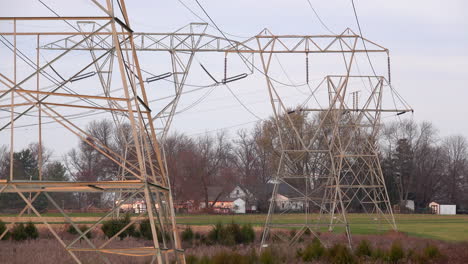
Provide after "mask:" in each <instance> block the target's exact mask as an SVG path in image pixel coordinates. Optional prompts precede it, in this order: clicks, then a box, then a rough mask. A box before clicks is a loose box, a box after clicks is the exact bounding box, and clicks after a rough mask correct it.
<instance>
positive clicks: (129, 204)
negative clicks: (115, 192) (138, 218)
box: [115, 199, 146, 214]
mask: <svg viewBox="0 0 468 264" xmlns="http://www.w3.org/2000/svg"><path fill="white" fill-rule="evenodd" d="M119 203H120V202H119V201H116V202H115V204H119ZM120 210H121V211H124V212H133V213H135V214H140V213H144V212H146V202H145V200H137V199H131V200H129V201H126V202H125V203H123V204H122V205H121V206H120Z"/></svg>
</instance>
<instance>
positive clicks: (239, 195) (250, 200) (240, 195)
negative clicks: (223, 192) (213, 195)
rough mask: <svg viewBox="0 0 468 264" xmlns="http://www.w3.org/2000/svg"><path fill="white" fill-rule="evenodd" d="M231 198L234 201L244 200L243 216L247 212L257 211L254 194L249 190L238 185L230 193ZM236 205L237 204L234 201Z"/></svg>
mask: <svg viewBox="0 0 468 264" xmlns="http://www.w3.org/2000/svg"><path fill="white" fill-rule="evenodd" d="M229 198H232V199H242V200H243V203H244V205H243V206H244V208H245V209H244V210H243V212H242V213H243V214H245V213H246V211H247V210H250V211H256V210H257V205H256V202H255V197H254V196H253V195H252V193H251V192H250V191H249V190H247V188H245V187H242V186H240V185H237V186H236V187H235V188H234V189H233V190H232V191H231V192H230V193H229ZM234 203H236V202H235V201H234ZM236 213H241V212H236Z"/></svg>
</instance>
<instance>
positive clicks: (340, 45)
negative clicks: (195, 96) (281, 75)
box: [41, 23, 388, 54]
mask: <svg viewBox="0 0 468 264" xmlns="http://www.w3.org/2000/svg"><path fill="white" fill-rule="evenodd" d="M193 25H203V23H192V24H189V26H193ZM184 28H189V27H184ZM184 28H182V29H184ZM64 35H66V33H64ZM133 36H134V42H135V48H136V49H137V50H139V51H178V52H223V53H247V54H251V53H304V54H307V53H356V52H357V53H360V52H374V53H375V52H385V53H387V52H388V49H386V48H385V47H383V46H381V45H379V44H376V43H375V42H372V41H370V40H368V39H366V38H362V37H361V36H359V35H357V34H355V33H354V32H353V31H351V30H350V29H346V30H345V31H343V33H341V34H339V35H274V34H271V33H270V31H268V30H263V31H262V32H261V33H260V34H257V35H255V36H253V37H251V38H249V39H247V40H245V41H237V40H233V39H228V38H225V37H220V36H215V35H211V34H207V33H204V32H203V33H200V32H184V30H178V31H176V32H172V33H146V32H140V33H134V34H133ZM200 37H201V38H202V39H203V41H202V42H201V43H197V40H198V39H199V38H200ZM80 38H82V36H80V35H70V36H68V37H66V38H63V39H60V40H57V41H54V42H51V43H48V44H46V45H43V46H42V47H41V48H42V49H46V50H66V49H69V48H70V46H73V45H76V43H77V42H78V41H79V40H80ZM110 41H111V38H110V37H106V36H101V38H100V39H99V41H95V42H94V43H93V45H91V46H89V45H84V44H83V45H79V46H77V47H75V48H74V50H90V49H92V50H105V49H108V43H107V42H110ZM259 43H260V45H259ZM354 43H356V44H357V45H354ZM364 43H365V46H364ZM197 44H198V45H197ZM272 47H273V48H272Z"/></svg>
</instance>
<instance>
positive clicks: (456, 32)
mask: <svg viewBox="0 0 468 264" xmlns="http://www.w3.org/2000/svg"><path fill="white" fill-rule="evenodd" d="M43 2H44V3H46V4H47V5H48V6H50V7H52V8H53V9H54V10H55V11H56V12H57V13H59V14H60V15H61V16H67V15H70V16H72V15H83V14H89V15H93V14H99V15H102V13H100V12H99V10H96V8H94V7H93V5H92V4H91V1H87V0H78V1H73V2H70V1H57V0H43ZM181 2H182V3H184V4H185V5H186V6H187V7H188V8H189V9H191V10H192V11H193V12H194V13H196V14H197V15H198V16H199V17H201V18H203V19H204V20H205V21H209V20H208V18H207V17H206V16H205V14H204V13H203V11H202V10H201V9H200V7H199V6H198V5H197V3H196V1H195V0H181V1H175V0H171V1H169V0H163V1H156V0H154V1H148V0H145V1H143V0H133V1H126V4H127V10H128V14H129V16H130V21H131V26H132V29H133V30H134V31H136V32H172V31H175V30H176V29H178V28H180V27H183V26H185V25H186V24H188V23H190V22H200V18H199V17H197V16H195V15H194V14H193V13H192V12H190V11H189V10H188V9H187V7H185V6H184V5H182V4H181ZM199 2H200V4H201V5H202V6H203V7H204V8H205V10H206V11H207V12H208V14H209V15H210V17H211V18H212V20H213V21H214V22H215V23H216V24H217V26H218V27H219V28H220V29H222V30H223V31H224V32H227V33H229V34H231V35H232V36H231V35H229V36H231V37H232V39H235V40H239V41H242V40H244V39H245V38H246V37H251V36H254V35H256V34H257V33H258V32H260V31H261V30H262V29H264V28H268V29H269V30H270V31H271V32H273V33H275V34H307V35H316V34H329V32H328V29H326V28H325V27H324V26H323V25H322V23H320V21H319V20H318V19H317V16H316V15H315V14H314V12H313V10H312V9H311V8H310V6H309V3H308V1H307V0H288V1H277V0H256V1H252V0H238V1H219V0H218V1H215V0H199ZM310 3H311V5H312V6H313V7H314V9H315V11H316V13H317V14H318V15H319V17H320V18H321V20H322V21H323V23H324V24H325V25H326V26H327V27H328V28H329V29H330V30H331V31H332V32H335V33H340V32H342V31H343V30H344V29H346V28H348V27H349V28H351V29H352V30H353V31H354V32H359V30H358V26H357V23H356V20H355V16H354V13H353V7H352V4H351V0H330V1H318V0H310ZM0 5H1V7H2V8H0V16H40V15H53V14H51V12H50V11H49V10H47V9H46V8H45V7H44V6H43V5H42V4H41V3H40V2H39V1H35V0H34V1H33V0H18V1H6V0H0ZM355 7H356V11H357V14H358V18H359V22H360V25H361V29H362V34H363V36H364V37H366V38H368V39H370V40H372V41H374V42H376V43H379V44H380V45H382V46H384V47H386V48H388V49H389V50H390V57H391V68H392V84H393V86H394V88H395V89H396V90H398V92H399V94H401V95H402V96H403V97H404V98H405V100H406V101H407V102H408V103H409V104H410V105H411V107H412V108H413V109H414V110H415V112H414V114H413V115H411V116H410V114H408V116H407V118H413V119H414V120H416V121H431V122H432V123H434V125H435V126H436V127H437V128H438V130H439V133H440V136H441V137H445V136H448V135H454V134H461V135H464V136H466V137H468V118H467V117H466V116H467V115H468V109H467V108H466V104H467V103H466V101H467V99H468V85H467V83H468V49H467V47H468V30H467V29H468V16H466V10H468V2H467V1H463V0H450V1H446V0H445V1H442V0H412V1H407V0H393V1H383V0H355ZM7 26H8V25H7V24H0V29H2V27H4V28H5V27H7ZM35 27H36V29H37V27H39V28H40V27H41V26H40V25H36V26H35ZM35 27H34V26H31V28H35ZM44 27H46V26H44ZM60 27H62V28H63V27H65V28H66V27H67V26H66V25H60ZM208 33H211V34H213V35H218V36H220V33H219V32H218V31H217V30H216V29H215V28H213V27H210V28H209V29H208ZM28 41H30V40H28V39H26V40H25V42H28ZM26 44H27V43H25V44H24V45H25V48H26ZM20 45H22V44H20ZM0 46H1V44H0ZM2 54H3V55H2ZM28 54H31V56H32V54H34V53H28ZM2 56H3V59H2V60H4V61H6V63H4V62H2V65H0V71H2V72H8V71H9V69H11V60H9V59H8V58H10V57H9V56H8V55H6V51H2V48H1V47H0V58H2ZM44 56H46V57H47V56H48V58H52V57H53V54H52V53H49V54H47V53H45V55H44ZM139 58H140V61H141V64H142V68H145V69H148V70H149V71H151V72H153V73H154V74H156V73H163V72H167V71H170V64H169V61H168V56H166V55H156V54H148V53H139ZM223 59H224V55H222V54H197V55H196V59H195V62H194V63H193V65H192V68H191V74H190V75H189V77H188V79H187V83H189V84H196V85H207V84H210V83H211V81H210V80H209V78H208V77H207V76H206V75H205V74H204V73H203V71H202V70H201V69H200V66H199V64H200V63H201V64H203V65H205V66H206V67H207V68H208V69H209V70H210V72H211V73H212V74H214V75H216V76H222V74H223ZM276 59H277V60H280V61H281V63H282V66H284V68H285V69H286V70H285V71H286V73H287V75H288V76H286V75H285V73H284V72H282V71H280V70H279V68H278V64H277V65H276V66H275V67H276V70H275V71H274V72H273V73H272V74H273V75H274V76H275V78H277V79H278V80H281V81H283V82H287V83H291V82H292V83H296V84H298V83H303V82H304V79H305V76H304V75H305V74H304V71H305V70H304V58H303V56H288V55H281V56H279V58H276ZM371 59H372V62H373V64H374V65H375V67H376V69H377V70H378V71H380V72H381V73H382V74H385V73H386V70H385V67H386V66H387V65H386V57H384V58H382V57H376V56H373V55H372V56H371ZM72 60H76V61H79V57H78V56H75V57H74V58H72ZM258 61H259V60H257V63H258ZM358 62H359V67H360V68H361V70H362V71H366V70H369V66H368V62H367V60H366V58H364V57H363V58H360V59H358ZM335 64H338V61H337V60H336V58H332V59H327V58H322V57H320V56H318V57H317V58H316V59H315V57H314V58H313V59H312V62H311V65H310V67H311V70H310V71H311V73H310V74H311V80H312V82H313V84H316V83H318V82H319V80H321V78H323V72H324V71H325V70H324V69H327V70H328V69H333V70H332V71H338V70H335V69H334V68H333V67H334V65H335ZM230 65H232V66H230V67H229V72H230V73H232V75H234V74H239V73H243V72H245V71H246V69H245V68H244V67H243V66H242V64H241V63H240V62H239V59H238V58H235V56H234V57H232V58H230ZM336 69H338V66H336ZM64 71H65V70H64ZM230 88H231V90H232V91H233V93H234V94H235V95H236V96H237V97H238V99H239V100H240V101H241V102H242V103H243V104H244V105H245V107H244V106H242V105H241V104H240V103H239V102H238V100H236V98H234V97H233V95H232V93H231V92H229V90H228V89H226V87H216V89H213V90H212V91H211V92H208V91H207V90H206V89H205V90H202V91H197V92H192V93H187V94H185V95H183V97H182V99H181V101H180V104H179V108H178V109H179V110H183V111H181V113H179V114H177V115H176V116H175V118H174V123H173V126H172V128H171V131H178V132H184V133H186V134H188V135H192V136H200V135H204V134H206V133H216V132H219V131H222V130H223V131H226V132H227V133H228V135H229V136H230V137H231V138H235V136H236V130H238V129H243V128H244V129H249V128H251V127H252V126H253V125H254V124H255V122H256V121H257V120H258V118H261V119H263V118H268V116H270V115H271V114H272V110H271V106H270V102H269V99H268V96H267V89H266V85H265V81H264V78H263V76H261V74H253V75H252V76H249V77H248V78H246V79H244V80H241V81H239V82H235V83H232V85H231V86H230ZM147 89H149V90H150V92H149V93H150V94H151V97H152V98H153V99H157V98H161V97H165V96H167V95H168V94H170V89H171V84H170V83H164V82H161V83H158V84H149V85H148V87H147ZM185 89H186V90H187V89H192V87H186V88H185ZM278 89H280V90H281V93H282V96H284V100H285V101H286V103H287V104H288V105H289V106H291V107H294V106H296V105H297V104H299V103H301V102H302V101H303V100H304V98H305V97H306V94H307V90H306V89H305V88H304V87H298V88H291V87H279V88H278ZM205 97H206V98H205ZM200 98H204V99H203V100H202V101H201V102H199V103H196V102H198V101H199V100H200ZM150 99H151V98H150ZM164 102H167V100H166V101H164V100H160V101H156V102H155V103H154V104H155V106H154V107H155V108H157V107H161V105H164ZM194 103H196V104H195V105H194ZM245 108H248V109H249V111H247V110H246V109H245ZM252 113H253V114H252ZM0 115H5V113H4V112H0ZM0 117H1V116H0ZM96 118H98V117H93V116H91V117H88V118H83V119H80V120H77V121H76V123H78V124H80V125H82V126H86V124H87V123H88V122H90V121H92V120H94V119H96ZM386 120H391V119H386ZM395 120H396V119H395ZM55 128H58V125H57V124H52V125H50V129H46V130H45V131H48V132H47V134H48V135H49V138H48V139H46V141H47V142H48V143H49V145H54V146H55V147H54V150H55V152H54V153H55V154H54V155H55V157H56V158H59V157H60V156H62V155H63V154H64V153H66V152H67V151H69V150H70V149H71V148H72V147H74V146H76V144H77V139H76V138H75V137H72V136H70V137H69V136H58V135H61V134H58V133H61V132H57V131H56V129H55ZM28 131H29V130H23V131H22V130H18V131H17V132H18V133H19V136H18V138H17V142H18V143H17V144H18V146H21V144H23V145H24V144H26V143H27V142H28V141H30V140H31V139H29V138H28V133H29V132H28ZM54 131H55V132H54ZM21 133H23V136H21V135H22V134H21ZM7 139H8V137H5V136H3V137H2V136H0V141H2V140H4V141H5V142H6V140H7ZM56 142H60V143H63V144H53V143H56ZM0 144H2V142H0Z"/></svg>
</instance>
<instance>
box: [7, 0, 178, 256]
mask: <svg viewBox="0 0 468 264" xmlns="http://www.w3.org/2000/svg"><path fill="white" fill-rule="evenodd" d="M91 2H92V3H93V5H95V6H96V7H97V8H99V9H100V10H101V11H102V12H104V14H105V16H102V17H2V18H0V21H9V22H13V30H12V31H11V32H2V33H0V35H2V37H4V39H7V38H13V43H10V44H11V45H10V46H8V48H10V50H11V51H12V54H13V65H12V66H13V67H12V68H13V77H12V78H9V77H7V76H6V74H3V73H0V91H1V92H0V99H2V102H4V101H5V100H7V99H8V100H9V103H8V104H4V105H0V108H2V110H7V111H8V112H10V118H9V119H8V120H7V121H6V123H4V124H1V127H0V133H7V132H8V131H9V132H10V144H9V147H10V170H9V174H8V175H6V176H7V177H6V179H1V180H0V195H2V194H5V193H14V194H17V195H18V196H19V197H20V198H21V200H23V201H24V202H25V204H26V206H25V207H24V209H23V210H21V211H20V212H19V214H18V216H19V217H21V216H22V215H24V213H25V212H26V210H32V211H33V212H34V214H35V215H36V216H37V217H38V220H39V221H40V222H42V223H43V224H44V225H45V226H46V227H47V228H48V230H49V231H50V232H51V233H52V235H53V236H54V237H55V238H56V239H57V240H58V242H59V243H60V244H61V245H62V246H63V248H64V249H65V250H66V251H67V252H68V253H69V255H70V256H71V257H72V258H73V260H74V261H75V262H76V263H82V257H83V256H84V255H86V254H97V257H98V258H99V259H100V261H102V262H104V263H111V260H110V259H109V257H108V255H109V254H115V255H120V256H130V257H148V258H149V259H150V262H151V263H173V262H176V263H185V257H184V253H183V250H182V247H181V242H180V239H179V235H178V231H177V227H176V223H175V215H174V208H173V201H172V195H171V191H170V183H169V178H168V176H167V172H166V167H165V165H164V162H163V155H162V152H161V149H160V146H159V145H158V140H157V137H156V130H155V127H154V125H153V118H152V116H151V109H150V107H149V103H148V98H147V94H146V90H145V85H144V83H145V82H144V80H143V77H142V74H141V69H140V65H139V61H138V56H137V54H136V49H135V43H134V35H133V31H132V30H131V26H130V22H129V18H128V16H127V12H126V6H125V2H124V1H123V0H119V3H118V5H119V6H120V12H119V13H114V12H115V10H114V3H113V2H112V1H110V0H106V1H104V3H100V2H99V1H96V0H92V1H91ZM119 17H120V18H119ZM17 21H28V22H34V21H42V22H54V21H55V22H57V21H60V22H61V21H65V22H70V21H72V22H76V23H77V25H78V28H76V29H77V31H76V32H21V31H17ZM98 22H99V23H98ZM69 35H74V36H79V37H80V40H79V41H77V42H76V43H75V44H73V45H71V46H69V47H67V48H66V49H64V50H63V51H61V52H60V54H58V55H57V56H55V57H54V58H53V59H51V60H50V61H46V62H45V63H41V59H40V54H39V53H40V46H41V45H40V43H41V40H43V39H44V38H47V37H50V36H69ZM21 36H36V40H37V41H36V43H37V44H36V43H34V44H36V45H35V46H34V47H33V49H34V50H36V60H35V61H33V60H31V59H30V58H29V57H28V56H27V55H25V53H23V52H22V51H21V49H20V48H19V47H18V45H17V39H18V38H20V37H21ZM104 39H105V40H106V48H103V49H102V50H93V49H89V56H90V60H89V61H88V62H86V63H84V66H83V65H81V64H79V63H74V61H73V60H70V57H69V56H70V54H71V53H73V52H74V51H75V50H76V48H78V47H81V46H87V47H92V45H93V43H95V42H96V41H97V42H99V41H103V40H104ZM19 59H21V60H23V61H25V63H28V64H29V65H30V66H31V67H33V68H34V70H33V71H32V72H30V73H28V74H27V75H26V77H24V78H23V77H22V78H21V79H19V77H18V76H19V74H17V67H18V63H17V61H18V60H19ZM114 60H115V63H114ZM70 61H71V62H72V63H68V65H67V71H65V70H63V69H62V68H61V67H62V66H63V64H66V63H67V62H70ZM92 69H94V71H92ZM89 71H92V72H89ZM70 72H71V73H70ZM113 72H114V73H117V74H116V75H117V76H116V77H115V78H112V73H113ZM22 75H23V74H22ZM95 75H97V77H98V81H99V82H98V83H99V84H100V86H101V88H102V90H103V94H102V95H94V94H95V93H96V91H98V90H97V89H95V86H91V88H90V89H87V90H86V92H85V91H82V89H81V90H80V89H72V88H70V87H73V85H74V83H76V82H77V81H80V80H83V79H87V78H90V77H93V76H95ZM44 80H45V81H46V82H48V83H52V85H50V86H48V87H46V88H41V82H42V81H44ZM113 81H114V82H115V81H117V83H118V85H119V86H122V87H123V89H121V90H122V92H115V89H112V88H113ZM32 87H34V88H35V89H34V88H32ZM67 99H75V100H77V101H74V102H70V103H68V102H64V101H66V100H67ZM103 104H106V105H103ZM80 109H81V110H82V109H90V110H93V111H100V112H104V113H108V114H109V115H110V116H111V117H112V119H113V121H114V123H115V125H116V126H120V125H123V124H125V125H128V126H127V128H128V131H126V132H128V137H127V138H126V144H125V148H124V149H123V150H118V149H115V148H112V147H110V146H108V145H107V144H106V142H101V141H100V140H99V139H98V138H96V137H95V136H93V135H91V134H90V133H88V132H87V131H86V130H85V129H83V128H82V127H80V126H79V125H77V124H76V122H75V121H73V120H72V119H71V118H68V116H69V115H70V113H73V111H80ZM33 112H34V113H37V119H36V120H35V121H36V122H37V125H38V131H37V132H38V133H37V135H38V138H37V139H38V142H39V157H38V159H39V164H42V161H41V153H42V150H41V149H42V135H43V131H42V123H43V119H44V118H48V119H49V120H52V121H53V122H55V123H56V124H58V125H60V126H61V127H62V128H63V129H64V130H65V131H68V132H70V133H72V134H74V135H76V136H77V137H78V138H79V139H80V140H81V142H84V143H85V144H87V145H88V146H89V147H90V148H92V149H94V150H95V151H96V152H98V153H100V154H101V155H102V156H104V157H106V158H107V159H108V160H109V161H110V162H112V163H114V164H115V166H117V167H118V168H119V171H121V175H114V176H112V178H113V180H108V181H93V182H50V181H46V180H44V179H43V177H42V173H43V172H42V167H41V166H39V178H38V179H37V180H32V179H31V180H28V181H25V180H18V179H16V178H15V175H16V174H15V169H14V166H13V164H14V159H13V153H14V150H15V125H16V124H17V123H18V122H20V121H22V120H23V119H28V118H29V120H30V119H31V118H33V119H35V118H36V116H33V117H31V115H30V114H31V113H33ZM52 193H103V194H104V193H105V194H110V195H117V194H119V195H120V199H118V202H117V204H116V205H115V206H114V207H113V208H112V210H109V212H107V213H106V214H105V215H104V216H102V217H101V218H100V219H99V220H98V221H97V222H95V223H94V224H92V225H91V226H90V227H89V228H88V229H87V230H85V231H83V232H82V231H81V230H80V229H79V228H78V226H77V224H76V223H75V222H74V220H73V218H72V217H70V216H69V214H67V213H66V212H65V211H64V210H63V208H61V207H60V206H59V205H58V203H57V201H56V200H55V199H54V198H53V195H52ZM31 194H33V195H31ZM28 195H29V197H27V196H28ZM39 196H45V197H46V199H47V200H48V201H49V203H50V204H51V205H53V207H55V208H56V209H57V210H58V211H59V212H60V213H61V214H62V215H63V217H64V219H65V220H66V221H67V223H69V224H70V225H71V226H72V227H73V228H74V229H75V230H76V231H77V233H78V236H77V237H76V238H75V239H74V240H72V241H65V240H64V239H62V238H61V237H60V236H59V235H58V233H57V230H55V228H54V227H53V226H52V225H51V224H50V223H48V222H47V220H46V218H44V217H43V215H42V214H41V213H40V212H39V211H38V210H37V208H36V207H35V206H34V201H35V200H36V199H37V198H38V197H39ZM136 197H140V198H141V199H144V201H145V203H146V209H147V210H146V212H143V213H141V214H139V215H137V216H136V217H133V218H132V220H131V222H130V223H129V224H128V225H127V226H125V227H123V228H122V229H121V230H120V231H119V232H118V233H117V234H115V235H114V236H113V237H112V238H109V239H108V240H107V241H105V242H104V243H102V244H100V245H96V244H95V242H94V241H93V240H91V239H88V238H87V236H86V234H87V233H89V232H92V231H93V230H94V229H96V228H97V227H98V226H99V225H100V224H102V223H103V221H105V220H107V219H109V217H112V216H114V215H115V214H116V212H118V211H119V210H120V208H121V206H122V205H123V204H124V203H125V202H126V201H128V200H130V199H133V198H136ZM143 219H148V220H149V223H150V226H151V233H152V245H151V246H146V247H137V248H127V247H125V246H124V247H122V246H120V244H119V243H118V242H116V239H115V238H116V237H118V235H119V234H121V233H122V232H124V231H125V230H126V229H127V228H129V227H130V226H131V225H132V224H135V223H138V222H140V221H141V220H143ZM10 227H11V225H10V226H9V228H10ZM7 231H8V229H7V230H6V231H5V232H3V234H0V237H3V236H4V235H5V234H6V232H7ZM158 234H162V235H161V236H160V237H159V238H158ZM81 240H84V241H85V245H82V244H81V243H77V242H78V241H81Z"/></svg>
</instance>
